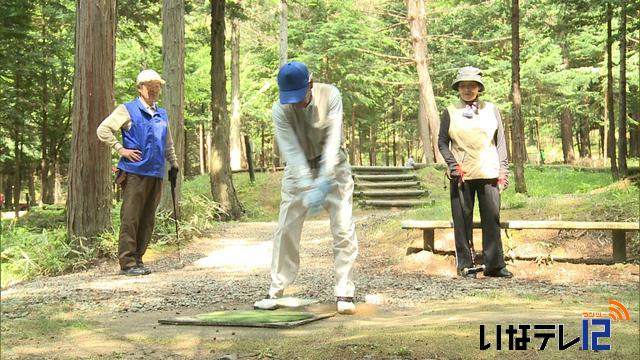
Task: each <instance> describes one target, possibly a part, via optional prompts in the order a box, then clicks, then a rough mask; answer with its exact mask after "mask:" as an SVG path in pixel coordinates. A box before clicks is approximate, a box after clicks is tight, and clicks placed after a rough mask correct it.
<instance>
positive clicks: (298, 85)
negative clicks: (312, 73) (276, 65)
mask: <svg viewBox="0 0 640 360" xmlns="http://www.w3.org/2000/svg"><path fill="white" fill-rule="evenodd" d="M278 87H279V88H280V103H281V104H295V103H299V102H300V101H302V100H304V97H305V95H307V88H308V87H309V69H307V65H305V64H304V63H301V62H299V61H292V62H289V63H287V64H285V65H283V66H282V67H281V68H280V71H279V72H278Z"/></svg>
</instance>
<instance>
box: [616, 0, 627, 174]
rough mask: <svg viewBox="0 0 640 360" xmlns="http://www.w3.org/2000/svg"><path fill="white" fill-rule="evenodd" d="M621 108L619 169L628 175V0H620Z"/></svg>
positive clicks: (619, 115)
mask: <svg viewBox="0 0 640 360" xmlns="http://www.w3.org/2000/svg"><path fill="white" fill-rule="evenodd" d="M619 90H620V101H619V104H620V109H619V110H618V171H619V172H620V175H621V176H622V177H627V175H629V172H628V170H627V1H626V0H620V89H619Z"/></svg>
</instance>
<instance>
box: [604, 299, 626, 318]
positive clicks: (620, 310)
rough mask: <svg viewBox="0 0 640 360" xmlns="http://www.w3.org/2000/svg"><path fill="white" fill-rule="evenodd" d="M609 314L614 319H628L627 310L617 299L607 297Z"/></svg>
mask: <svg viewBox="0 0 640 360" xmlns="http://www.w3.org/2000/svg"><path fill="white" fill-rule="evenodd" d="M609 305H610V306H609V311H610V312H609V316H610V317H611V319H613V320H614V321H616V320H630V319H631V317H630V316H629V311H627V308H626V307H625V306H624V305H622V303H621V302H619V301H618V300H612V299H609Z"/></svg>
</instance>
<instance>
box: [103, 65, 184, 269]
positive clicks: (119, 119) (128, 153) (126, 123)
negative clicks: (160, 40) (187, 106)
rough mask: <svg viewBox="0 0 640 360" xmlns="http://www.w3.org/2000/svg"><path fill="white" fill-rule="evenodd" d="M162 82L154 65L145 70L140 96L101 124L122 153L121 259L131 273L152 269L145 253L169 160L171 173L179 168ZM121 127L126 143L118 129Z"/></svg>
mask: <svg viewBox="0 0 640 360" xmlns="http://www.w3.org/2000/svg"><path fill="white" fill-rule="evenodd" d="M164 83H165V81H164V80H162V78H161V77H160V75H159V74H158V73H157V72H155V71H154V70H143V71H141V72H140V74H138V77H137V81H136V85H137V87H138V92H139V93H140V96H139V97H138V98H136V99H134V100H133V101H130V102H128V103H125V104H121V105H119V106H118V107H117V108H116V109H115V110H114V111H113V112H112V113H111V114H110V115H109V116H108V117H107V118H106V119H104V120H103V121H102V123H101V124H100V126H98V130H97V134H98V139H100V141H102V142H104V143H105V144H107V145H109V146H110V147H111V148H113V149H114V150H115V151H117V152H118V154H119V155H120V161H119V162H118V175H117V177H116V182H117V183H118V184H119V185H120V186H121V187H122V208H121V209H120V223H121V224H120V237H119V244H118V259H119V261H120V269H121V271H120V273H121V274H123V275H127V276H139V275H147V274H150V273H151V270H150V269H149V268H147V267H146V266H144V263H143V262H142V256H143V255H144V253H145V251H146V250H147V246H148V245H149V241H150V240H151V234H153V226H154V223H155V215H156V208H157V207H158V203H159V202H160V195H161V193H162V180H163V178H164V174H165V160H167V161H168V162H169V164H170V166H171V169H170V170H169V176H170V177H175V176H177V173H178V161H177V158H176V154H175V149H174V147H173V140H172V138H171V132H170V131H169V118H168V116H167V111H166V110H165V109H163V108H160V107H158V106H157V104H156V101H158V98H159V97H160V90H161V87H162V85H163V84H164ZM118 131H120V132H121V133H122V143H120V142H119V141H118V139H117V138H116V137H115V135H114V133H116V132H118Z"/></svg>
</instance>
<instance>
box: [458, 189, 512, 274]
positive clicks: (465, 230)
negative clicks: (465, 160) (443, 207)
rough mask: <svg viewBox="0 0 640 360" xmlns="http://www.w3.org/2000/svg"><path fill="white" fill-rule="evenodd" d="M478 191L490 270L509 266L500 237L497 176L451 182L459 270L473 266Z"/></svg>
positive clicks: (485, 250)
mask: <svg viewBox="0 0 640 360" xmlns="http://www.w3.org/2000/svg"><path fill="white" fill-rule="evenodd" d="M476 194H477V195H478V203H479V205H480V222H481V223H482V255H483V257H484V265H485V266H486V270H489V271H491V270H498V269H502V268H503V267H505V262H504V254H503V252H502V239H501V238H500V193H499V191H498V186H497V180H496V179H480V180H467V181H465V182H464V183H462V184H461V185H459V184H458V182H457V181H451V193H450V195H451V214H452V216H453V232H454V237H455V241H456V260H457V268H458V271H460V270H462V269H464V268H468V267H471V266H472V261H471V248H470V247H469V241H472V240H473V205H474V200H475V196H476Z"/></svg>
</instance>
